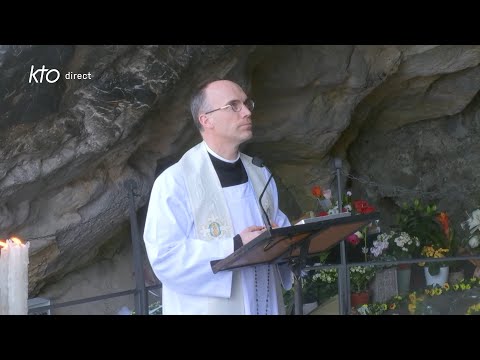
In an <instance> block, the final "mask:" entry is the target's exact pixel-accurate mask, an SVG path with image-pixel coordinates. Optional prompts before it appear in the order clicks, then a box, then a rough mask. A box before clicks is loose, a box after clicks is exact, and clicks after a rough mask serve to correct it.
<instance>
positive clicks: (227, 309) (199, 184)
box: [179, 142, 274, 314]
mask: <svg viewBox="0 0 480 360" xmlns="http://www.w3.org/2000/svg"><path fill="white" fill-rule="evenodd" d="M240 159H241V161H242V163H243V166H244V167H245V170H246V172H247V175H248V179H249V181H250V182H251V184H252V186H253V189H254V191H255V194H256V197H257V199H258V197H259V195H260V194H261V192H262V191H263V189H264V187H265V184H266V179H265V173H264V170H263V169H261V168H260V167H258V166H256V165H253V164H252V158H251V157H250V156H248V155H245V154H242V153H241V154H240ZM179 164H180V166H181V167H182V173H183V174H185V175H184V180H185V186H186V189H187V192H188V194H187V195H188V196H187V197H188V199H189V202H190V208H191V211H192V214H193V218H194V227H195V232H196V237H197V238H199V239H201V240H204V241H209V240H212V239H222V241H228V242H231V244H232V245H231V246H232V252H233V236H234V235H235V234H233V226H232V221H231V219H230V213H229V210H228V206H227V203H226V200H225V197H224V195H223V191H222V185H221V183H220V180H219V178H218V176H217V173H216V171H215V168H214V167H213V164H212V162H211V160H210V157H209V155H208V151H207V149H206V144H205V143H204V142H201V143H200V144H198V145H196V146H195V147H193V148H192V149H190V150H189V151H187V152H186V153H185V155H184V156H183V157H182V158H181V159H180V161H179ZM262 204H263V207H264V209H265V211H266V212H267V214H268V216H269V218H270V219H273V215H274V214H273V212H274V209H273V204H274V202H273V194H272V193H271V191H270V188H268V189H267V190H266V191H265V194H264V196H263V198H262ZM260 213H261V214H262V216H263V211H262V210H261V209H260ZM232 215H233V214H232ZM227 255H228V254H227ZM272 278H273V276H272ZM232 282H233V286H232V291H231V296H230V298H219V297H210V298H209V299H208V308H209V311H208V313H209V314H238V313H239V312H238V311H239V309H242V312H241V313H243V304H244V303H243V301H244V299H243V298H244V292H243V289H242V284H241V278H240V277H239V273H238V270H235V271H233V280H232Z"/></svg>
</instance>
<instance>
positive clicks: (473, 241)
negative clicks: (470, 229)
mask: <svg viewBox="0 0 480 360" xmlns="http://www.w3.org/2000/svg"><path fill="white" fill-rule="evenodd" d="M479 243H480V240H479V238H478V235H475V236H472V237H471V238H470V240H468V245H469V246H470V247H471V248H472V249H475V248H476V247H477V246H478V245H479Z"/></svg>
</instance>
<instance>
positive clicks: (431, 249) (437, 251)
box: [418, 245, 450, 276]
mask: <svg viewBox="0 0 480 360" xmlns="http://www.w3.org/2000/svg"><path fill="white" fill-rule="evenodd" d="M449 251H450V249H447V248H438V247H437V248H436V247H435V246H434V245H430V246H429V245H427V246H424V247H423V248H422V252H421V255H423V256H425V257H427V258H428V257H429V258H434V259H439V258H443V257H445V256H446V255H447V254H448V253H449ZM418 265H420V266H424V265H425V263H424V262H422V263H419V264H418ZM444 266H447V263H444V262H432V263H429V264H428V265H427V267H428V272H429V273H430V275H432V276H435V275H438V273H439V272H440V268H441V267H444Z"/></svg>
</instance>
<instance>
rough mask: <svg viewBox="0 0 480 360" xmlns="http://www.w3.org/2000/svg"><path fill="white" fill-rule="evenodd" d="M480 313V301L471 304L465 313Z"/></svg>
mask: <svg viewBox="0 0 480 360" xmlns="http://www.w3.org/2000/svg"><path fill="white" fill-rule="evenodd" d="M478 313H480V303H478V304H473V305H471V306H470V307H469V308H468V309H467V312H466V313H465V315H478Z"/></svg>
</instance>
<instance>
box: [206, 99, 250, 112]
mask: <svg viewBox="0 0 480 360" xmlns="http://www.w3.org/2000/svg"><path fill="white" fill-rule="evenodd" d="M243 105H245V107H246V108H247V109H248V110H250V111H253V108H254V107H255V103H254V102H253V100H252V99H247V100H245V101H244V102H241V101H240V100H233V101H230V103H229V104H227V105H225V106H222V107H219V108H218V109H215V110H210V111H207V112H206V113H205V115H207V114H210V113H212V112H214V111H218V110H223V109H227V108H229V107H230V108H231V109H232V110H233V111H235V112H239V111H240V110H242V108H243Z"/></svg>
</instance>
